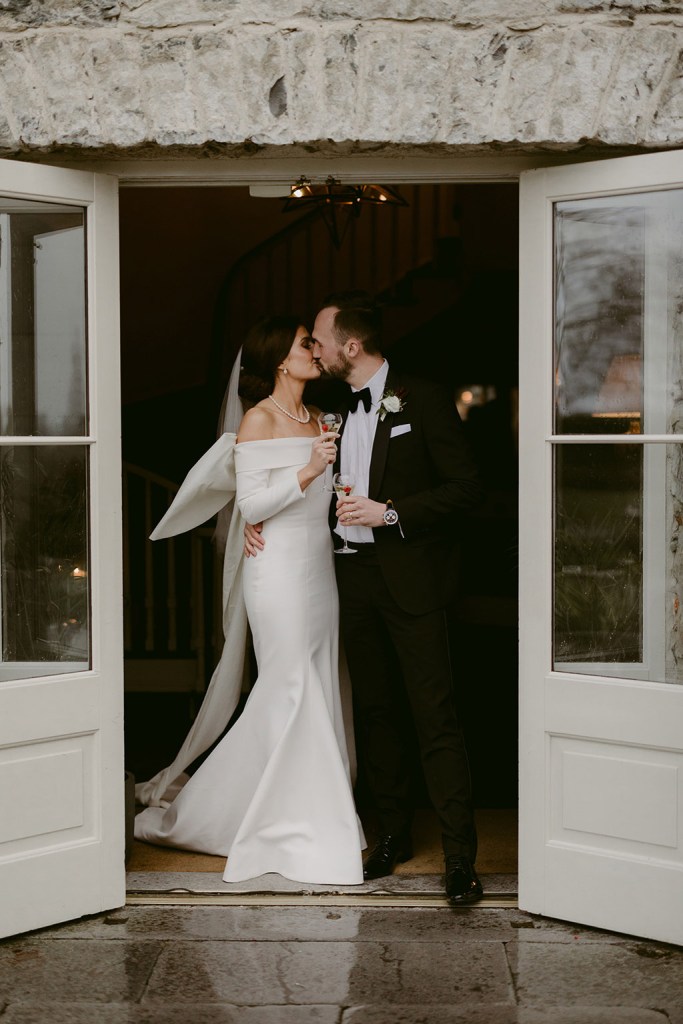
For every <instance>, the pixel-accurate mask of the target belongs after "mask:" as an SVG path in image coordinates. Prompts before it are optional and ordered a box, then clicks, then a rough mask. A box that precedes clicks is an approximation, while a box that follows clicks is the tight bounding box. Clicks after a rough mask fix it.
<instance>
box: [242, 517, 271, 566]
mask: <svg viewBox="0 0 683 1024" xmlns="http://www.w3.org/2000/svg"><path fill="white" fill-rule="evenodd" d="M262 530H263V523H247V524H246V525H245V527H244V554H245V555H246V556H247V558H249V556H250V555H253V556H254V557H256V555H257V554H258V553H259V551H263V549H264V547H265V546H266V542H265V541H264V539H263V537H262V536H261V531H262Z"/></svg>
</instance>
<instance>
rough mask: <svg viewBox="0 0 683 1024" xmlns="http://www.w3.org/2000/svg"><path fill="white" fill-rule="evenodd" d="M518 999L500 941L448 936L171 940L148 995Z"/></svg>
mask: <svg viewBox="0 0 683 1024" xmlns="http://www.w3.org/2000/svg"><path fill="white" fill-rule="evenodd" d="M369 999H372V1001H373V1002H374V1003H377V1002H381V1003H385V1004H394V1003H398V1004H409V1003H454V1002H457V1003H458V1004H459V1005H467V1004H472V1003H474V1004H481V1003H505V1002H513V993H512V987H511V984H510V975H509V969H508V966H507V962H506V959H505V953H504V949H503V946H502V944H500V945H497V944H494V943H478V942H471V943H454V942H448V941H446V942H442V943H439V944H435V943H432V942H412V943H410V942H408V943H407V942H386V943H378V942H364V943H361V944H357V943H353V942H323V943H312V942H311V943H299V942H284V943H278V944H274V943H269V942H246V943H217V942H205V943H202V944H201V946H197V944H196V943H185V942H177V943H173V944H172V945H171V944H169V945H168V946H167V947H166V948H165V949H164V951H163V952H162V953H161V955H160V956H159V960H158V961H157V964H156V966H155V968H154V971H153V972H152V976H151V978H150V980H149V984H148V986H147V989H146V992H145V996H144V1002H154V1001H156V1002H162V1001H167V1002H169V1003H176V1004H180V1003H190V1002H193V1001H194V1000H200V1001H202V1002H206V1003H209V1002H222V1003H238V1004H244V1005H254V1004H256V1003H258V1004H277V1003H300V1004H304V1005H305V1004H318V1003H323V1004H324V1003H333V1004H335V1005H337V1006H353V1005H357V1004H360V1003H366V1002H368V1000H369Z"/></svg>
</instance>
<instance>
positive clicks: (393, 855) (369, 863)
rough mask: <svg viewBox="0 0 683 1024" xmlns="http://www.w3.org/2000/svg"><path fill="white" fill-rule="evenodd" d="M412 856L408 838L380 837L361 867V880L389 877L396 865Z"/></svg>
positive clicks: (402, 836)
mask: <svg viewBox="0 0 683 1024" xmlns="http://www.w3.org/2000/svg"><path fill="white" fill-rule="evenodd" d="M412 856H413V844H412V842H411V841H410V836H407V835H405V834H402V835H398V836H380V837H379V839H378V840H377V845H376V846H375V847H374V848H373V850H372V851H371V853H370V856H369V857H368V859H367V860H366V862H365V864H364V865H363V878H365V879H366V880H367V881H369V880H370V879H371V878H383V877H384V876H385V875H390V874H391V873H392V871H393V870H394V868H395V867H396V865H397V864H403V862H404V861H406V860H410V858H411V857H412Z"/></svg>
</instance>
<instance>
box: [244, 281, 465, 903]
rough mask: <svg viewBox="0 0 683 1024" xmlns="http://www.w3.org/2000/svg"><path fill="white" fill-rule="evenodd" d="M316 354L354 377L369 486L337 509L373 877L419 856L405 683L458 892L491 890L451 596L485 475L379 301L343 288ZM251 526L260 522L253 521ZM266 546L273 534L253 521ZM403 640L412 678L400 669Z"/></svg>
mask: <svg viewBox="0 0 683 1024" xmlns="http://www.w3.org/2000/svg"><path fill="white" fill-rule="evenodd" d="M313 339H314V342H315V355H316V358H317V360H318V361H319V363H320V366H321V368H322V370H323V371H324V372H325V374H327V375H328V376H330V377H333V378H336V379H339V380H344V381H346V383H347V384H349V385H350V392H349V394H348V396H347V407H346V408H341V409H340V410H339V411H340V412H341V413H342V414H343V417H344V422H343V427H342V433H341V438H340V445H339V449H340V450H339V458H338V465H337V466H336V467H335V468H336V469H338V470H339V471H341V472H342V473H349V474H351V475H352V476H353V478H354V480H355V487H354V490H353V493H352V495H351V497H350V498H349V499H345V500H343V501H339V502H337V503H336V507H334V506H333V508H332V510H331V522H332V529H333V532H334V535H335V536H334V539H335V546H340V545H341V539H342V536H343V531H344V530H346V533H347V537H348V541H349V545H350V546H351V547H352V548H353V549H354V551H355V552H356V553H355V554H354V555H349V556H340V557H338V558H336V559H335V563H336V566H335V567H336V570H337V584H338V588H339V600H340V609H341V632H342V637H343V641H344V647H345V650H346V657H347V661H348V665H349V673H350V676H351V684H352V689H353V695H354V704H355V707H356V710H357V718H358V722H359V723H360V731H361V736H360V742H361V745H362V750H363V754H364V763H365V769H366V774H367V779H368V784H369V787H370V790H371V793H372V796H373V799H374V802H375V805H376V808H377V815H378V823H379V832H380V834H379V838H378V841H377V844H376V846H375V847H374V849H373V850H372V851H371V853H370V855H369V857H368V859H367V860H366V863H365V868H364V875H365V878H367V879H372V878H380V877H382V876H384V875H388V874H391V872H392V871H393V869H394V867H395V865H396V864H397V863H398V862H401V861H405V860H409V859H410V858H411V857H412V842H411V836H410V824H411V809H410V793H409V776H408V771H407V763H406V761H407V758H406V751H405V749H404V743H403V738H402V727H401V721H400V711H399V706H400V701H399V699H398V694H397V689H398V688H399V687H400V686H402V685H403V686H405V690H406V692H407V696H408V702H409V705H410V709H411V714H412V718H413V722H414V724H415V728H416V733H417V737H418V743H419V748H420V755H421V760H422V766H423V771H424V776H425V781H426V784H427V790H428V793H429V797H430V799H431V801H432V804H433V805H434V809H435V810H436V812H437V815H438V816H439V819H440V822H441V828H442V836H443V849H444V855H445V860H446V894H447V896H448V897H449V899H450V901H451V902H452V903H454V904H461V903H465V902H471V901H473V900H477V899H479V898H480V897H481V895H482V888H481V883H480V881H479V879H478V877H477V874H476V871H475V869H474V859H475V856H476V833H475V828H474V820H473V814H472V804H471V793H470V777H469V767H468V763H467V754H466V751H465V745H464V741H463V736H462V732H461V729H460V725H459V722H458V719H457V715H456V711H455V707H454V703H453V694H452V680H451V665H450V659H449V650H448V636H447V631H446V620H445V615H444V608H445V606H446V604H447V603H448V602H449V601H450V600H451V599H452V597H453V596H454V592H455V587H456V582H457V569H458V565H457V542H458V537H459V521H458V515H459V513H460V512H462V511H463V510H465V509H467V508H470V507H471V506H473V505H474V504H476V503H477V501H478V500H479V497H480V487H479V482H478V479H477V475H476V472H475V469H474V467H473V464H472V461H471V459H470V456H469V453H468V450H467V448H466V445H465V441H464V438H463V434H462V426H461V423H460V420H459V418H458V414H457V412H456V409H455V405H454V403H453V401H452V399H451V398H450V397H449V395H448V394H447V393H445V392H442V391H441V389H440V388H438V387H437V386H435V385H433V384H430V383H427V382H425V381H422V380H419V379H415V378H407V377H403V376H401V377H400V378H399V376H398V375H397V374H396V373H395V372H394V371H392V369H391V368H390V367H389V364H388V363H387V361H386V360H385V359H384V357H383V356H382V354H381V351H380V327H379V314H378V311H377V309H376V307H375V306H374V304H373V302H372V300H371V299H370V297H369V296H368V295H367V294H365V293H364V292H345V293H339V294H336V295H331V296H329V297H328V299H327V300H326V301H325V304H324V306H323V308H322V309H321V311H320V312H319V314H318V316H317V318H316V321H315V324H314V327H313ZM247 530H248V528H247ZM250 544H251V546H252V547H251V551H252V553H255V552H256V550H257V549H258V547H260V546H261V545H262V540H261V538H260V537H258V538H257V537H256V536H255V534H253V533H250V532H249V531H248V532H247V549H248V550H249V547H250ZM388 649H389V650H390V651H393V655H394V656H395V659H396V660H397V661H398V664H399V665H400V669H401V675H402V680H400V679H398V678H397V677H396V674H395V673H393V672H392V670H391V661H392V658H391V655H390V656H389V657H387V653H388Z"/></svg>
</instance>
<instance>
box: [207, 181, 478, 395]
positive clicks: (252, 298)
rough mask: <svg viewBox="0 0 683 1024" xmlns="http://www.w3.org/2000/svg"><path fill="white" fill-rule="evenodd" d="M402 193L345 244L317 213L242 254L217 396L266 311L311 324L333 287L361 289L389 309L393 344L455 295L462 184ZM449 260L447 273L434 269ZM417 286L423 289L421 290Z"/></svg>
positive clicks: (213, 376)
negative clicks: (400, 200) (335, 240)
mask: <svg viewBox="0 0 683 1024" xmlns="http://www.w3.org/2000/svg"><path fill="white" fill-rule="evenodd" d="M401 192H402V194H403V195H404V196H405V198H406V199H407V201H408V203H409V205H408V206H407V207H400V206H388V207H381V208H377V207H374V206H372V207H368V208H367V209H364V210H363V211H362V213H361V215H360V216H359V217H357V218H355V217H354V218H353V219H352V220H351V224H350V227H349V230H348V232H347V234H346V237H345V239H344V242H343V243H342V246H341V248H340V249H335V248H334V246H333V245H332V243H331V241H330V238H329V234H328V231H327V228H326V226H325V224H324V222H323V220H322V218H321V217H320V216H319V215H318V214H317V212H316V211H310V212H306V213H304V214H303V215H301V216H299V217H298V218H297V220H295V221H293V222H289V223H288V224H287V225H286V226H285V227H284V228H283V229H282V230H281V231H279V232H277V233H276V234H275V235H272V236H271V237H270V238H268V239H266V241H264V242H263V243H261V244H260V245H258V246H256V247H255V248H254V249H252V250H251V251H250V252H248V253H246V254H245V255H244V256H243V257H242V258H241V259H240V260H238V261H237V263H236V264H235V265H234V266H233V267H232V268H231V270H230V271H229V272H228V274H227V275H226V277H225V280H224V282H223V285H222V287H221V289H220V293H219V295H218V299H217V302H216V309H215V315H214V328H213V337H212V343H211V353H210V358H209V374H208V379H209V381H210V382H211V383H212V385H213V386H214V389H215V392H216V395H222V392H223V389H224V387H225V383H226V381H227V378H228V376H229V373H230V368H231V367H232V364H233V361H234V357H235V354H236V352H237V350H238V348H239V347H240V345H241V344H242V341H243V338H244V335H245V334H246V332H247V330H248V329H249V327H250V326H251V324H252V323H254V321H255V320H257V319H258V317H259V316H261V315H264V314H267V313H270V312H279V313H298V314H299V315H300V316H301V318H302V320H303V321H304V322H305V323H308V324H311V325H312V322H313V318H314V316H315V313H316V311H317V310H318V309H319V307H320V304H321V302H322V301H323V299H324V297H325V296H326V295H327V294H329V293H331V292H334V291H340V290H346V289H351V288H354V289H355V288H362V289H364V290H366V291H369V292H370V293H371V294H373V295H376V296H377V297H378V298H379V299H380V302H381V303H382V304H383V306H384V307H385V309H384V314H385V316H384V320H385V325H384V333H385V338H386V340H387V342H388V343H389V344H390V343H391V342H392V341H393V340H394V339H395V338H398V337H400V336H401V335H402V334H404V333H405V331H406V330H412V329H414V328H415V327H417V326H418V325H419V324H420V323H421V322H423V321H424V314H425V308H427V309H429V310H430V312H431V313H438V312H440V311H441V310H442V309H444V308H446V306H449V305H452V304H453V303H454V302H455V300H456V298H457V294H456V290H455V280H454V265H453V256H454V253H456V252H458V251H459V238H458V235H459V221H458V212H459V211H458V207H457V204H456V202H455V192H454V186H453V185H447V184H442V185H435V186H433V187H430V188H428V189H424V188H423V189H421V188H420V187H419V186H418V187H416V186H404V187H402V188H401ZM446 264H449V266H448V271H447V273H446V274H443V273H436V274H434V273H433V271H434V268H439V267H445V265H446ZM430 273H431V274H432V276H431V280H430V278H429V274H430ZM421 275H422V280H420V278H421ZM446 277H447V278H448V280H447V281H446V280H445V278H446ZM414 287H418V288H421V289H422V292H421V293H420V294H419V296H416V295H415V294H414V293H413V288H414ZM425 289H426V291H427V294H426V293H425ZM418 299H419V301H418ZM426 303H427V305H426Z"/></svg>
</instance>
